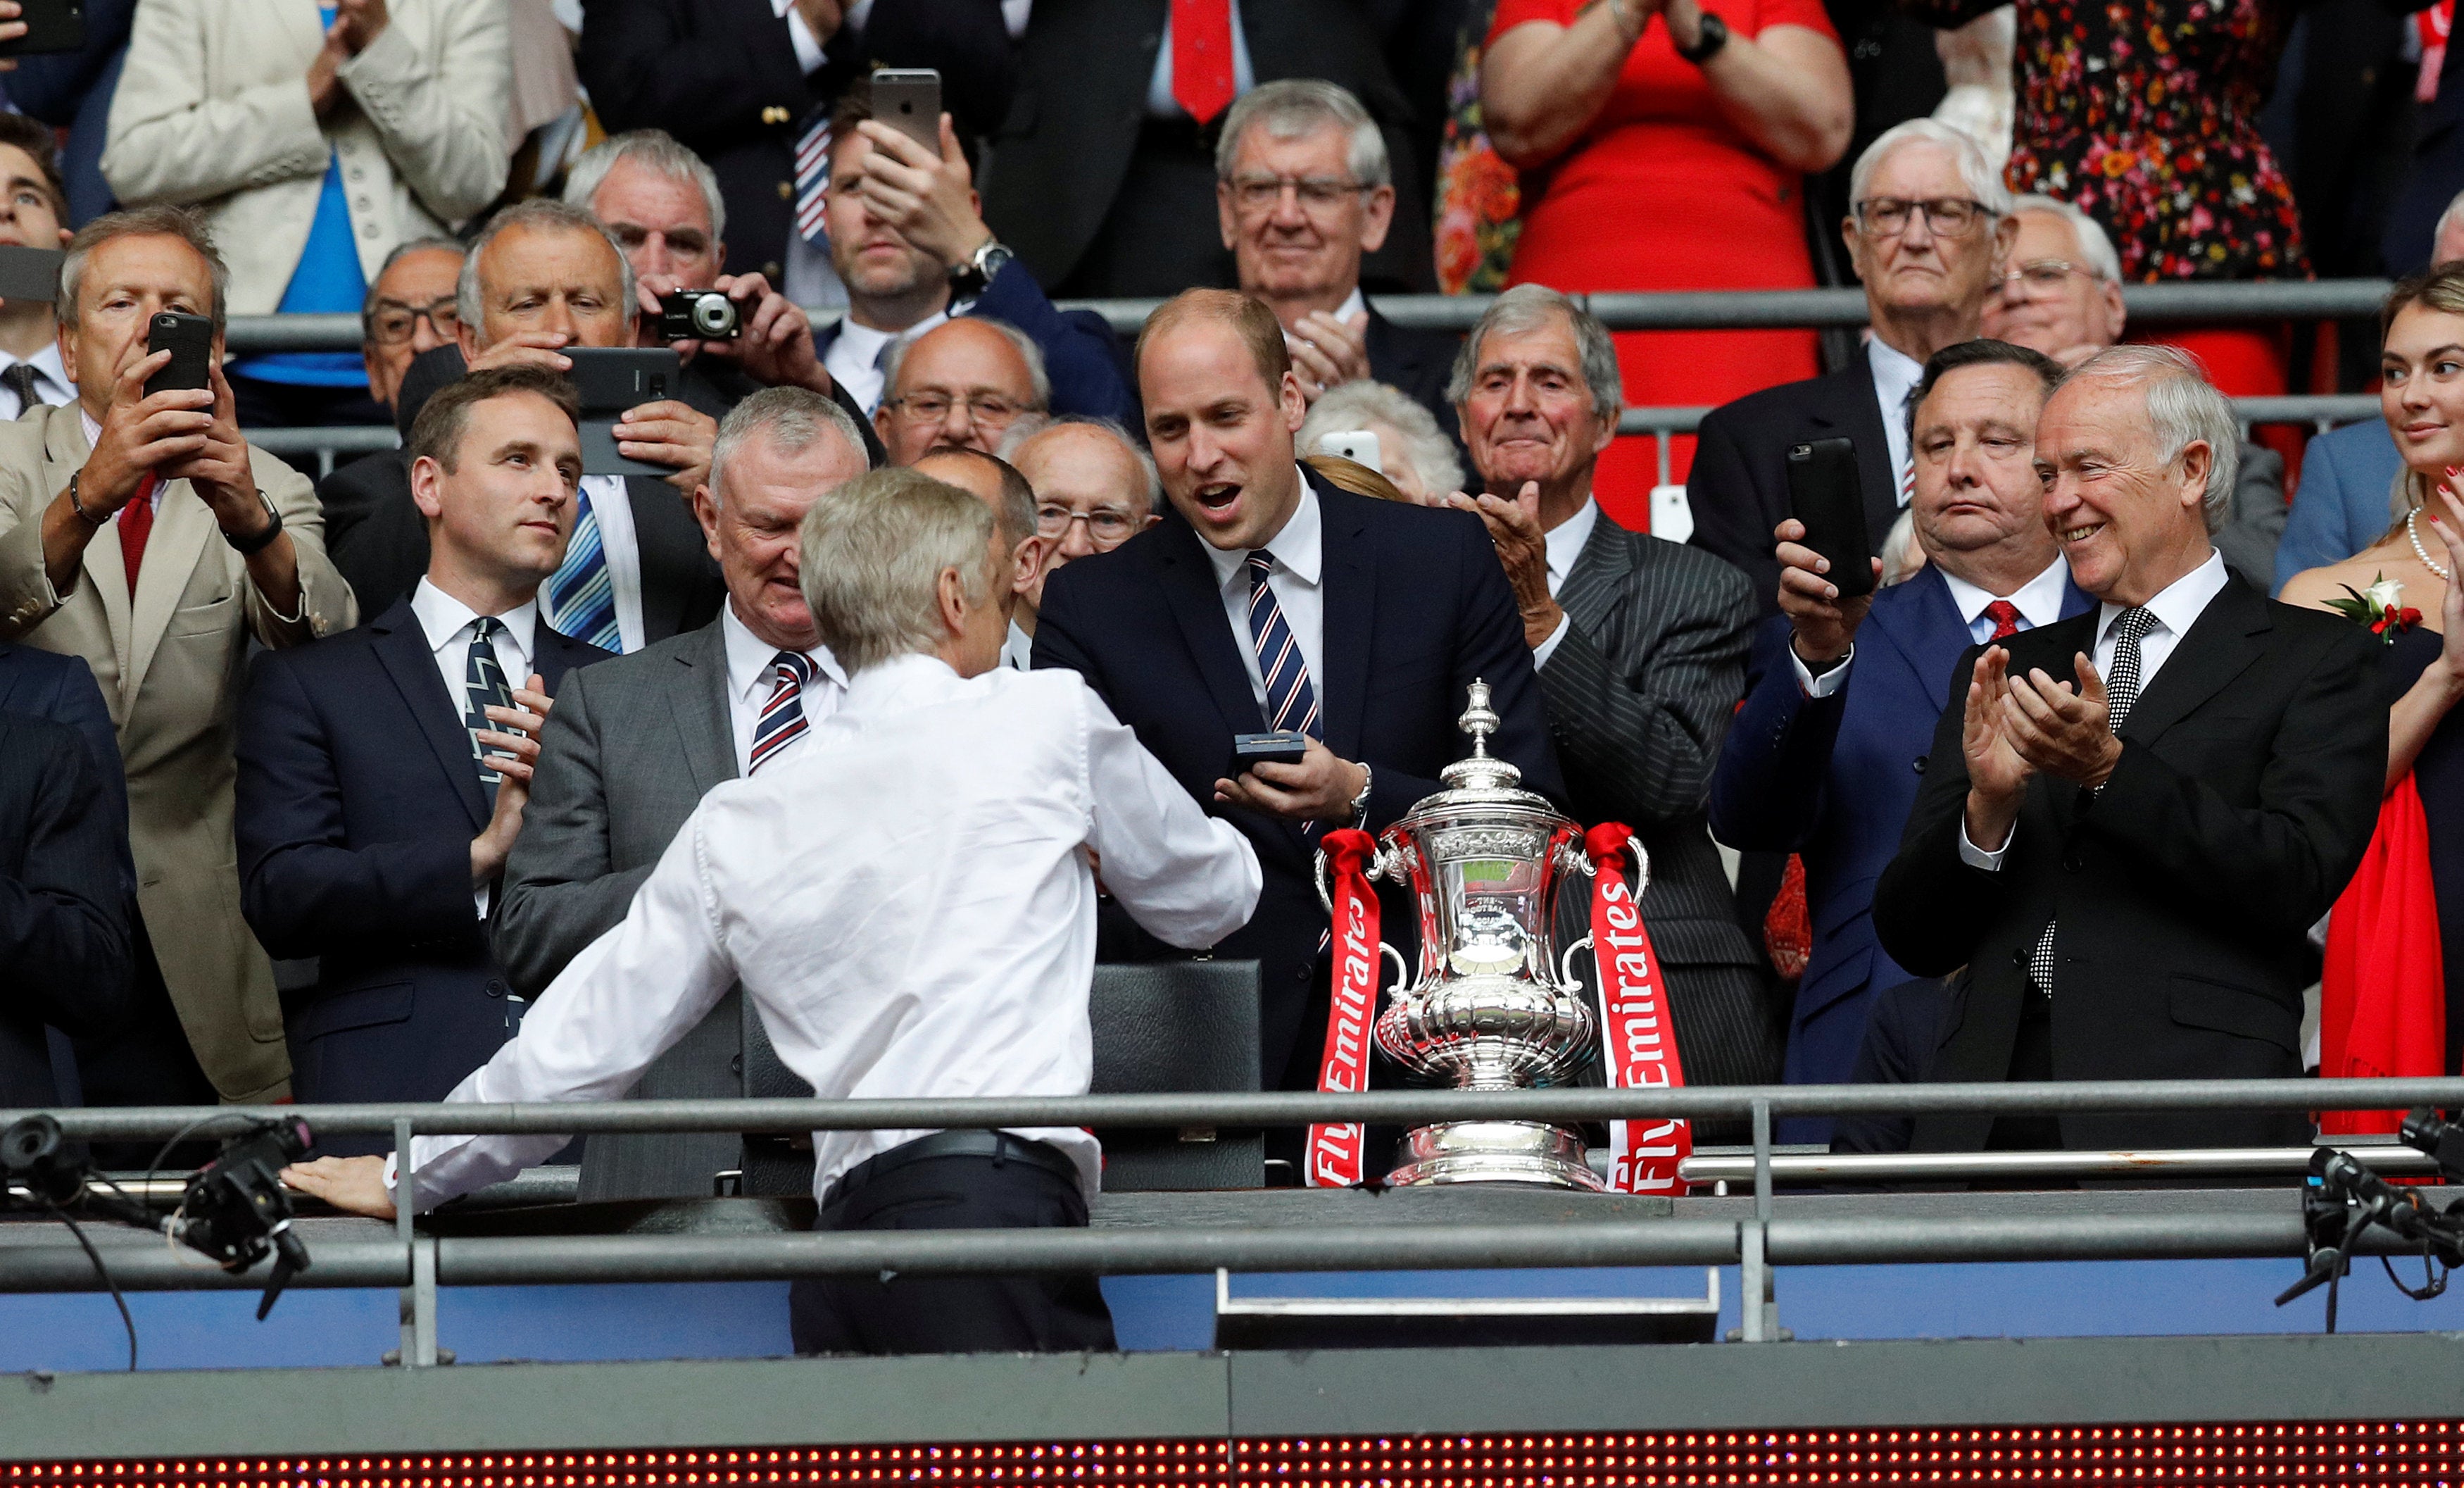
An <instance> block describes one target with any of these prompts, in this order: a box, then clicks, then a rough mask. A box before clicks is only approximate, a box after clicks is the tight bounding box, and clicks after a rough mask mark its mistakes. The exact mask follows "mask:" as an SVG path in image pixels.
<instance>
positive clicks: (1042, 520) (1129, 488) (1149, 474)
mask: <svg viewBox="0 0 2464 1488" xmlns="http://www.w3.org/2000/svg"><path fill="white" fill-rule="evenodd" d="M1001 455H1002V456H1003V457H1004V458H1006V459H1008V461H1009V462H1010V464H1011V465H1012V466H1013V467H1015V468H1016V469H1017V471H1018V473H1019V474H1020V475H1021V476H1023V477H1025V479H1026V483H1027V486H1028V487H1029V489H1031V490H1032V491H1033V492H1034V493H1035V535H1036V536H1037V537H1039V538H1042V539H1044V543H1045V547H1044V555H1043V562H1042V563H1041V564H1040V565H1039V566H1037V567H1036V570H1035V577H1034V578H1032V579H1030V580H1029V581H1027V585H1026V587H1025V588H1023V589H1020V590H1019V591H1018V608H1017V609H1016V610H1015V611H1011V613H1010V620H1009V643H1008V645H1006V646H1004V647H1003V648H1002V649H1001V664H1002V665H1003V666H1009V667H1016V668H1017V669H1018V670H1020V671H1022V672H1023V671H1025V670H1026V669H1027V667H1028V666H1029V665H1030V664H1031V662H1032V658H1033V656H1034V654H1035V619H1036V615H1037V613H1038V612H1039V611H1040V610H1041V609H1042V607H1043V604H1044V584H1045V580H1046V579H1049V578H1051V577H1052V571H1053V570H1054V569H1056V568H1059V567H1062V566H1066V565H1067V564H1069V563H1072V562H1074V561H1076V560H1078V559H1081V558H1092V557H1093V556H1094V555H1096V554H1097V553H1109V552H1111V550H1112V549H1114V548H1116V547H1118V546H1120V545H1121V544H1124V543H1126V542H1128V541H1129V540H1130V539H1132V538H1133V537H1136V536H1137V535H1138V534H1139V533H1141V532H1144V531H1145V530H1146V529H1147V528H1149V527H1152V526H1154V525H1155V523H1156V522H1160V521H1162V518H1160V517H1159V516H1157V515H1156V513H1155V508H1157V507H1159V506H1161V505H1162V504H1163V481H1162V480H1161V478H1160V477H1158V476H1157V475H1156V473H1155V456H1154V455H1149V454H1148V453H1147V451H1146V446H1144V445H1142V444H1140V443H1138V442H1137V441H1136V440H1135V439H1133V438H1131V437H1130V433H1129V431H1128V430H1126V429H1123V428H1122V427H1121V426H1120V425H1118V424H1116V423H1113V422H1112V421H1111V419H1109V418H1063V419H1056V420H1054V421H1053V422H1051V423H1048V424H1042V425H1039V426H1037V427H1036V428H1034V429H1028V428H1027V427H1026V426H1025V425H1024V423H1023V422H1022V423H1021V424H1019V425H1016V426H1014V427H1013V428H1012V429H1011V431H1010V433H1009V435H1008V436H1007V437H1005V438H1003V439H1002V440H1001Z"/></svg>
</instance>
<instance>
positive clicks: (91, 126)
mask: <svg viewBox="0 0 2464 1488" xmlns="http://www.w3.org/2000/svg"><path fill="white" fill-rule="evenodd" d="M84 10H85V44H84V45H83V46H80V47H78V48H77V50H76V51H74V52H55V53H48V54H36V55H29V56H21V57H19V58H17V68H16V71H14V72H12V73H11V74H10V75H9V79H8V94H9V101H10V102H11V103H13V104H15V105H16V106H17V109H18V111H19V112H20V113H23V114H27V115H29V116H31V117H33V118H35V119H39V120H41V121H42V122H45V123H47V124H50V125H52V126H53V127H54V128H55V129H66V130H67V131H68V132H69V137H68V143H67V144H66V145H65V146H63V147H62V149H61V150H60V175H61V177H62V178H63V179H64V181H65V182H66V184H67V186H68V189H69V214H68V218H67V225H68V226H70V227H72V228H81V227H83V226H85V225H86V224H87V223H89V222H92V221H93V220H94V219H95V218H97V217H99V216H101V215H102V214H103V213H104V212H106V211H111V209H112V208H113V207H115V206H117V205H118V201H117V199H116V198H114V197H113V195H112V194H111V183H110V182H108V181H105V180H104V179H103V178H102V146H103V141H104V136H105V135H106V133H107V132H108V130H109V129H110V125H111V98H112V95H113V94H115V93H118V92H119V91H120V69H121V63H123V62H125V61H126V60H127V59H128V28H129V27H130V25H131V24H133V23H134V22H135V21H136V19H137V0H85V6H84Z"/></svg>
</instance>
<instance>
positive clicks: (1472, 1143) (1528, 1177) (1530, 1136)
mask: <svg viewBox="0 0 2464 1488" xmlns="http://www.w3.org/2000/svg"><path fill="white" fill-rule="evenodd" d="M1403 1158H1404V1161H1403V1164H1402V1166H1399V1167H1397V1168H1396V1169H1395V1170H1394V1171H1393V1172H1391V1173H1388V1174H1387V1175H1386V1182H1387V1185H1388V1186H1389V1187H1391V1188H1410V1187H1417V1186H1419V1185H1424V1184H1441V1183H1519V1184H1536V1185H1539V1186H1541V1187H1544V1188H1584V1189H1589V1190H1591V1191H1593V1192H1595V1193H1596V1192H1600V1191H1602V1190H1603V1189H1605V1188H1606V1187H1607V1185H1605V1184H1603V1183H1601V1182H1600V1180H1599V1177H1598V1175H1597V1174H1595V1173H1594V1172H1593V1171H1592V1165H1591V1164H1590V1163H1589V1162H1588V1161H1586V1160H1585V1158H1584V1156H1583V1144H1582V1143H1580V1142H1579V1141H1577V1140H1575V1137H1574V1134H1573V1133H1572V1132H1570V1131H1567V1130H1566V1129H1565V1128H1564V1127H1561V1126H1551V1125H1548V1124H1546V1123H1545V1122H1443V1123H1441V1124H1439V1125H1436V1126H1419V1127H1415V1128H1414V1129H1413V1130H1412V1131H1411V1132H1410V1133H1409V1134H1408V1135H1406V1136H1405V1137H1404V1139H1403Z"/></svg>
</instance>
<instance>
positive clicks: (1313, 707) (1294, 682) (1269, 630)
mask: <svg viewBox="0 0 2464 1488" xmlns="http://www.w3.org/2000/svg"><path fill="white" fill-rule="evenodd" d="M1274 567H1275V559H1274V555H1273V554H1271V553H1269V552H1267V551H1265V549H1264V548H1261V549H1259V550H1258V551H1256V552H1254V553H1251V554H1250V555H1249V638H1250V640H1251V641H1252V642H1254V643H1255V644H1256V646H1257V648H1258V675H1259V676H1261V677H1265V679H1266V726H1267V727H1268V728H1297V729H1299V730H1300V731H1301V732H1302V733H1304V734H1307V735H1309V737H1310V738H1311V739H1321V738H1323V737H1324V732H1323V729H1322V727H1321V725H1320V724H1319V722H1318V717H1317V689H1315V688H1313V687H1311V686H1310V685H1309V662H1308V661H1307V660H1305V659H1303V657H1302V655H1301V648H1300V644H1299V643H1298V642H1297V641H1294V640H1293V639H1292V628H1291V627H1290V626H1288V625H1286V624H1285V623H1284V611H1283V607H1282V606H1281V605H1278V604H1276V603H1275V591H1274V590H1273V589H1269V588H1267V587H1266V575H1267V574H1269V573H1271V572H1273V571H1274Z"/></svg>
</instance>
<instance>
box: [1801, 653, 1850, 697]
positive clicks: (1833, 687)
mask: <svg viewBox="0 0 2464 1488" xmlns="http://www.w3.org/2000/svg"><path fill="white" fill-rule="evenodd" d="M1788 660H1789V664H1790V665H1791V666H1793V667H1795V668H1796V690H1797V691H1798V692H1801V693H1803V694H1805V695H1806V696H1807V697H1809V698H1828V697H1830V696H1831V695H1832V694H1833V693H1836V692H1837V691H1838V690H1839V689H1840V688H1842V687H1845V686H1847V685H1848V668H1849V667H1850V666H1851V665H1852V664H1854V663H1855V661H1856V660H1857V648H1856V647H1854V646H1851V647H1849V648H1848V655H1844V656H1842V657H1840V658H1839V660H1838V661H1837V664H1835V665H1834V666H1833V667H1832V668H1831V670H1830V671H1828V672H1825V673H1823V674H1822V675H1821V676H1820V677H1816V676H1815V675H1814V668H1812V667H1810V666H1807V665H1806V664H1805V658H1804V657H1803V656H1800V655H1797V654H1796V647H1795V646H1794V645H1793V644H1791V645H1790V647H1789V648H1788Z"/></svg>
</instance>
